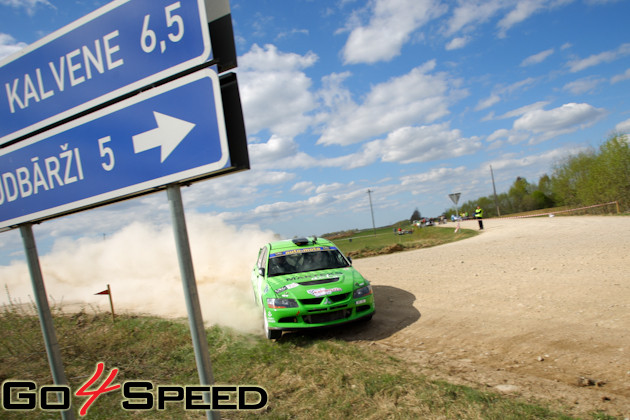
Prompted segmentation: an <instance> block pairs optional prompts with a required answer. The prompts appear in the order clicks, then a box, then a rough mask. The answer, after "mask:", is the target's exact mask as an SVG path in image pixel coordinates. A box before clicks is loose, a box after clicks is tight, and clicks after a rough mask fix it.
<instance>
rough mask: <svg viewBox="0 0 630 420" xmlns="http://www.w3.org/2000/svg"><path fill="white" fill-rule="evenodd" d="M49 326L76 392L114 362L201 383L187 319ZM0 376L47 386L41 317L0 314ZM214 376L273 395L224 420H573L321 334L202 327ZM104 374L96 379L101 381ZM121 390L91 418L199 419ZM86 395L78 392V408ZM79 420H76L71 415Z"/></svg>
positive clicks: (104, 319) (130, 376) (163, 380)
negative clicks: (271, 336)
mask: <svg viewBox="0 0 630 420" xmlns="http://www.w3.org/2000/svg"><path fill="white" fill-rule="evenodd" d="M54 323H55V328H56V331H57V336H58V339H59V344H60V347H61V352H62V357H63V361H64V365H65V372H66V376H67V377H68V380H69V382H70V386H71V389H72V393H74V392H76V390H78V389H79V388H80V387H81V386H82V385H83V384H84V383H85V382H86V381H87V380H88V379H89V378H90V377H91V376H92V374H93V373H94V371H95V368H96V364H97V363H98V362H104V363H105V373H109V371H110V370H111V369H113V368H119V369H120V371H119V373H118V376H117V377H116V378H115V380H114V382H113V384H117V383H119V384H122V383H124V382H125V381H127V380H146V381H151V382H152V383H153V384H154V385H156V386H157V385H195V384H198V383H199V380H198V376H197V371H196V364H195V357H194V352H193V348H192V344H191V340H190V334H189V331H188V326H187V323H186V322H183V321H178V320H175V321H172V320H164V319H160V318H153V317H140V316H129V315H127V316H120V317H118V318H117V319H116V322H112V320H111V318H110V316H109V314H88V313H85V312H81V313H77V314H63V313H61V312H60V311H59V310H55V316H54ZM0 329H1V331H3V336H2V341H1V344H0V382H3V381H5V380H7V379H19V380H33V381H35V382H37V384H38V386H41V385H46V384H52V379H51V375H50V370H49V368H48V363H47V359H46V353H45V349H44V344H43V340H42V338H41V332H40V329H39V321H38V319H37V317H36V316H33V315H32V314H31V313H30V311H29V310H25V309H24V308H23V307H22V306H17V305H9V306H5V307H3V308H2V312H1V313H0ZM207 336H208V343H209V348H210V355H211V360H212V367H213V372H214V378H215V382H216V383H217V384H229V385H257V386H261V387H263V388H265V389H266V390H267V392H268V393H269V402H268V404H267V406H266V407H265V408H263V409H261V410H257V411H253V412H248V411H223V412H222V414H221V415H222V418H224V419H247V418H268V419H306V418H308V419H311V418H317V419H344V418H365V419H384V418H388V419H409V418H425V419H437V418H440V419H444V418H449V419H450V418H458V419H569V418H571V417H569V416H567V415H564V414H563V413H561V412H557V411H553V410H551V409H549V408H547V407H543V406H537V405H532V404H529V403H524V402H521V401H518V400H516V399H514V398H509V397H505V396H500V395H497V394H493V393H489V392H485V391H479V390H476V389H473V388H469V387H465V386H458V385H452V384H449V383H445V382H441V381H432V380H428V379H427V378H425V377H423V376H418V375H416V374H414V373H413V372H412V369H409V366H407V365H406V363H405V362H403V361H401V360H398V359H396V358H393V357H391V356H389V355H387V354H386V353H384V352H381V351H378V350H374V349H371V348H366V347H365V346H360V345H358V344H356V343H352V342H345V341H342V340H338V339H335V338H334V330H332V331H331V333H330V334H326V335H325V336H322V335H321V334H320V335H317V334H315V335H313V334H288V335H285V337H283V339H282V340H280V341H278V342H272V341H269V340H265V339H262V338H259V337H257V336H251V335H242V334H237V333H235V332H233V331H230V330H227V329H222V328H219V327H212V328H209V329H208V330H207ZM104 377H105V376H103V377H102V378H101V379H99V380H98V381H96V383H95V385H94V387H97V386H98V385H100V384H101V383H102V381H103V379H104ZM122 399H123V398H122V395H121V394H120V392H119V391H114V392H110V393H107V394H103V395H101V396H100V397H99V398H98V399H97V400H96V401H95V402H94V403H93V404H92V406H91V407H90V409H89V411H88V414H87V416H86V417H85V418H89V419H126V418H139V419H153V418H156V419H161V418H168V419H196V418H205V412H203V411H185V410H184V409H183V405H182V403H170V404H167V409H166V410H155V409H153V410H150V411H131V412H128V411H124V410H123V409H122V408H121V401H122ZM85 400H86V398H77V397H74V400H73V407H74V410H75V412H77V411H78V409H79V408H80V407H81V405H82V404H83V403H84V402H85ZM0 417H2V418H7V419H33V418H37V419H39V418H41V419H43V418H59V417H60V416H59V413H56V412H44V411H41V410H35V411H30V412H7V411H3V412H1V413H0ZM77 418H80V417H79V416H78V415H77ZM597 418H602V417H601V416H600V417H597Z"/></svg>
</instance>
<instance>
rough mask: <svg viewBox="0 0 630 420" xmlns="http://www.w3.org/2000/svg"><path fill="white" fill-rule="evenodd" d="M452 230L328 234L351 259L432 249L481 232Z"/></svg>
mask: <svg viewBox="0 0 630 420" xmlns="http://www.w3.org/2000/svg"><path fill="white" fill-rule="evenodd" d="M451 225H452V228H451V227H450V226H449V227H437V226H429V227H423V228H418V227H412V226H410V225H409V223H408V222H407V224H405V225H401V224H400V223H398V224H395V225H393V226H388V227H383V228H378V229H375V230H371V229H370V230H363V231H360V232H344V233H337V234H332V235H324V236H325V237H326V238H328V239H330V240H332V241H333V242H334V243H335V244H336V245H337V246H338V247H339V249H341V252H343V253H344V254H345V255H346V256H349V257H350V258H364V257H372V256H374V255H380V254H391V253H393V252H400V251H406V250H410V249H418V248H429V247H433V246H437V245H443V244H446V243H449V242H455V241H460V240H462V239H467V238H470V237H472V236H476V235H477V234H478V233H479V232H477V231H475V230H471V229H459V230H458V231H457V232H455V227H456V225H455V224H452V223H451ZM399 227H400V228H401V229H402V230H404V231H407V232H410V233H406V234H404V235H399V234H398V233H397V230H398V228H399Z"/></svg>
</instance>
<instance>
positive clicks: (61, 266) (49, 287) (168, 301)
mask: <svg viewBox="0 0 630 420" xmlns="http://www.w3.org/2000/svg"><path fill="white" fill-rule="evenodd" d="M186 219H187V220H186V223H187V227H188V236H189V240H190V247H191V252H192V254H193V264H194V269H195V276H196V280H197V288H198V292H199V300H200V303H201V310H202V314H203V319H204V322H205V323H206V325H215V324H217V325H221V326H226V327H231V328H234V329H236V330H238V331H241V332H248V333H255V332H258V331H260V325H261V324H262V318H261V314H260V313H259V309H257V307H256V305H255V304H254V301H253V294H252V287H251V282H250V273H251V269H252V267H253V265H254V262H255V260H256V256H257V255H258V249H259V248H260V247H261V246H262V245H263V244H264V243H266V242H269V241H271V240H274V239H275V238H274V234H273V233H272V232H270V231H263V230H261V229H259V228H257V227H243V228H240V229H237V228H236V227H233V226H229V225H227V224H225V223H224V222H222V221H221V220H220V219H219V218H217V217H213V216H209V215H200V214H192V215H187V216H186ZM40 264H41V267H42V272H43V276H44V284H45V287H46V293H47V295H48V297H49V303H50V306H51V307H54V308H59V307H61V308H62V310H63V312H66V313H67V312H74V311H79V310H81V309H83V310H85V311H86V312H88V313H89V312H91V311H108V312H109V311H110V307H109V299H108V297H107V296H104V295H95V293H98V292H101V291H103V290H106V289H107V285H108V284H109V285H110V287H111V291H112V297H113V302H114V310H115V312H116V313H117V314H118V313H134V314H150V315H157V316H162V317H169V318H172V317H187V310H186V302H185V299H184V292H183V286H182V281H181V275H180V271H179V263H178V261H177V253H176V249H175V238H174V233H173V228H172V226H171V225H170V224H168V225H162V226H155V225H151V224H148V223H140V222H135V223H132V224H130V225H129V226H127V227H125V228H123V229H121V230H120V231H118V232H116V233H115V234H112V235H110V236H107V237H105V238H100V239H94V238H79V239H61V240H58V241H56V242H55V244H54V245H53V248H52V250H51V251H50V253H48V254H47V255H43V256H42V255H40ZM0 286H2V287H3V289H4V290H3V293H2V296H0V304H6V303H8V302H9V300H12V301H13V302H18V303H29V302H32V301H33V299H32V296H33V289H32V286H31V280H30V275H29V273H28V268H27V266H26V264H25V263H24V262H19V263H12V264H11V265H9V266H0Z"/></svg>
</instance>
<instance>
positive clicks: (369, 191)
mask: <svg viewBox="0 0 630 420" xmlns="http://www.w3.org/2000/svg"><path fill="white" fill-rule="evenodd" d="M367 193H368V197H369V199H370V213H372V231H373V232H374V236H376V225H375V224H374V208H372V190H367Z"/></svg>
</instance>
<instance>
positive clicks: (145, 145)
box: [132, 111, 195, 163]
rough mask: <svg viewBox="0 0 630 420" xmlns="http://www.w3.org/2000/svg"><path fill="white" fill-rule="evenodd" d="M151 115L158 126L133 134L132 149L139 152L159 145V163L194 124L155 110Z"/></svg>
mask: <svg viewBox="0 0 630 420" xmlns="http://www.w3.org/2000/svg"><path fill="white" fill-rule="evenodd" d="M153 116H154V117H155V121H156V122H157V125H158V127H157V128H154V129H153V130H149V131H145V132H144V133H140V134H137V135H135V136H133V137H132V140H133V151H134V152H135V153H140V152H145V151H147V150H150V149H153V148H155V147H160V148H161V149H160V151H161V160H160V163H162V162H164V161H165V160H166V158H167V157H168V156H169V155H170V154H171V153H172V152H173V150H175V148H176V147H177V146H178V145H179V143H181V142H182V140H184V138H185V137H186V136H187V135H188V133H190V130H192V129H193V128H194V127H195V124H193V123H191V122H188V121H184V120H180V119H179V118H175V117H170V116H168V115H164V114H160V113H159V112H155V111H153Z"/></svg>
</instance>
